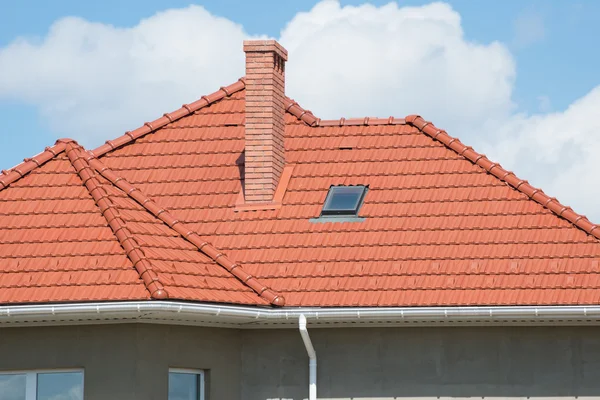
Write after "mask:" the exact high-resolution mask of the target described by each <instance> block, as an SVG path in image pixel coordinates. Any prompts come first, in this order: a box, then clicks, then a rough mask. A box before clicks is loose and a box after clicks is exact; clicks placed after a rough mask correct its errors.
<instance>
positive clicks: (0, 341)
mask: <svg viewBox="0 0 600 400" xmlns="http://www.w3.org/2000/svg"><path fill="white" fill-rule="evenodd" d="M240 353H241V342H240V335H239V332H238V331H236V330H224V329H213V328H194V327H185V326H166V325H90V326H69V327H42V328H5V329H0V371H2V370H29V369H46V368H84V369H85V375H84V398H85V400H107V399H110V400H165V399H166V398H167V387H168V369H169V367H174V368H190V369H205V370H209V376H208V379H207V381H208V382H207V383H208V388H207V389H208V391H209V392H210V393H209V394H210V396H209V399H210V400H215V399H238V398H239V393H240V376H241V374H240V359H241V356H240ZM0 397H1V396H0Z"/></svg>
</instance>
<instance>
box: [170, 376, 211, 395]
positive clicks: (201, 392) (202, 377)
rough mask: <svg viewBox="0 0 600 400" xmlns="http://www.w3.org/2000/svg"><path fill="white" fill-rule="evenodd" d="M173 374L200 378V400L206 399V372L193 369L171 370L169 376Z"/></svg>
mask: <svg viewBox="0 0 600 400" xmlns="http://www.w3.org/2000/svg"><path fill="white" fill-rule="evenodd" d="M171 372H173V373H175V374H189V375H197V376H198V377H199V379H198V381H199V383H200V384H199V387H198V394H199V395H200V396H199V400H204V399H205V393H204V388H205V382H204V379H205V377H206V374H205V373H204V370H202V369H192V368H169V375H170V374H171ZM167 376H168V375H167ZM167 390H168V388H167Z"/></svg>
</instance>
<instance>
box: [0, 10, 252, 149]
mask: <svg viewBox="0 0 600 400" xmlns="http://www.w3.org/2000/svg"><path fill="white" fill-rule="evenodd" d="M245 36H246V34H245V33H244V31H243V29H242V27H241V26H240V25H236V24H234V23H233V22H231V21H229V20H227V19H224V18H218V17H215V16H213V15H211V14H209V13H208V12H207V11H206V10H205V9H203V8H201V7H193V6H192V7H188V8H185V9H181V10H169V11H165V12H162V13H159V14H156V15H155V16H153V17H151V18H148V19H146V20H142V21H141V22H140V23H139V24H138V25H136V26H135V27H133V28H127V29H121V28H115V27H113V26H110V25H104V24H98V23H92V22H89V21H86V20H83V19H80V18H73V17H68V18H63V19H61V20H59V21H57V22H56V23H54V25H53V26H52V27H51V29H50V31H49V32H48V34H47V36H46V37H44V38H43V40H41V41H39V42H35V41H31V40H25V39H18V40H16V41H15V42H13V43H12V44H10V45H9V46H8V47H6V48H4V49H0V70H1V71H2V74H0V98H2V97H6V98H11V99H17V100H21V101H24V102H27V103H30V104H33V105H36V106H38V107H39V110H40V113H41V115H42V116H43V117H44V118H45V119H47V120H48V121H49V122H50V124H51V127H52V128H53V129H54V131H56V132H57V133H58V134H60V135H66V136H71V137H74V138H76V139H81V140H82V142H83V143H88V144H90V143H96V142H97V141H98V140H99V139H107V138H112V137H115V136H117V135H120V134H122V133H123V132H124V131H125V130H128V129H133V128H136V127H137V126H139V125H141V123H142V122H144V121H145V120H147V119H154V118H157V117H158V116H160V115H162V113H164V112H166V111H171V110H173V109H175V108H178V107H180V106H181V104H182V103H188V102H192V101H194V100H197V99H198V98H199V97H200V96H201V95H202V94H207V93H211V92H213V91H215V90H216V89H218V86H217V87H215V85H219V86H220V85H224V84H228V83H232V82H234V81H235V80H236V79H238V78H239V77H241V76H243V74H244V65H243V63H244V54H243V52H242V40H243V38H244V37H245Z"/></svg>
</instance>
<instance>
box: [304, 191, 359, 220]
mask: <svg viewBox="0 0 600 400" xmlns="http://www.w3.org/2000/svg"><path fill="white" fill-rule="evenodd" d="M339 187H342V188H348V187H354V188H362V189H363V191H362V193H361V195H360V197H359V199H358V202H357V206H356V211H354V212H353V213H350V212H349V210H337V211H326V210H325V206H326V205H327V203H328V202H330V201H331V197H332V196H333V193H334V190H335V189H334V188H339ZM368 191H369V185H331V186H329V190H328V191H327V196H326V197H325V201H324V202H323V206H322V207H321V212H320V214H319V216H318V217H316V218H311V219H310V222H313V223H324V222H362V221H364V220H365V218H364V217H360V216H359V213H360V210H361V209H362V206H363V204H364V202H365V198H366V197H367V192H368Z"/></svg>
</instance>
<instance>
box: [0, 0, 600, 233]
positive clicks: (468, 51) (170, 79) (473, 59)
mask: <svg viewBox="0 0 600 400" xmlns="http://www.w3.org/2000/svg"><path fill="white" fill-rule="evenodd" d="M540 26H541V29H537V28H540ZM537 28H536V29H537V30H536V31H535V32H533V34H531V35H529V34H530V33H531V32H529V33H527V34H528V35H529V39H527V40H529V43H532V41H531V40H530V39H531V38H533V41H536V40H540V37H543V21H542V25H539V24H538V26H537ZM540 32H542V33H540ZM540 35H542V36H540ZM248 37H249V35H248V34H247V33H246V32H245V31H244V29H243V27H241V26H240V25H237V24H235V23H233V22H231V21H229V20H227V19H224V18H219V17H216V16H214V15H211V14H210V13H208V12H207V11H206V10H205V9H203V8H202V7H197V6H190V7H188V8H184V9H179V10H169V11H165V12H162V13H159V14H156V15H154V16H152V17H150V18H148V19H146V20H143V21H141V22H140V23H139V24H138V25H136V26H134V27H131V28H116V27H113V26H109V25H104V24H98V23H91V22H89V21H86V20H83V19H80V18H65V19H61V20H59V21H57V22H56V23H55V24H54V25H53V26H52V28H51V30H50V32H49V33H48V34H47V35H46V36H45V37H44V38H42V39H41V40H39V41H32V40H25V39H19V40H16V41H15V42H13V43H12V44H10V45H9V46H7V47H5V48H1V49H0V70H1V71H2V74H0V98H9V99H16V100H20V101H24V102H27V103H29V104H33V105H35V106H37V107H38V108H39V110H40V113H41V115H42V117H43V118H45V120H46V121H48V122H49V123H50V124H51V126H52V127H53V129H54V131H55V132H56V133H57V135H60V136H71V137H74V138H76V139H78V140H80V141H81V142H82V143H83V144H85V145H88V146H92V145H96V144H98V142H99V141H100V139H103V140H104V139H107V138H113V137H115V136H118V135H119V134H121V133H122V132H124V131H125V130H128V129H132V128H135V127H137V126H139V125H141V123H142V122H143V121H144V120H150V119H154V118H156V117H158V116H160V115H161V114H162V113H163V112H165V111H171V110H173V109H175V108H177V107H179V106H180V105H181V104H182V103H184V102H190V101H193V100H195V99H197V98H199V97H200V96H201V95H204V94H207V93H211V92H213V91H214V90H216V89H217V88H218V87H219V86H221V85H226V84H229V83H232V82H234V81H235V80H236V79H237V78H239V77H240V76H242V75H243V73H244V54H243V52H242V40H243V39H245V38H248ZM524 37H525V38H527V35H525V36H524ZM278 39H279V40H280V41H281V42H282V44H283V45H284V46H285V47H286V48H287V49H288V51H289V62H288V65H287V70H286V71H287V78H286V79H287V93H288V95H290V96H291V97H293V98H295V99H296V100H297V101H299V102H300V104H302V105H303V106H304V107H306V108H308V109H311V110H312V111H313V112H314V113H315V115H317V116H319V117H321V118H339V117H342V116H344V117H363V116H379V117H387V116H389V115H394V116H398V117H402V116H405V115H407V114H413V113H418V114H421V115H423V116H424V117H425V118H427V119H431V120H433V121H434V122H435V123H436V125H437V126H439V127H442V128H445V129H447V130H448V131H449V132H450V133H451V134H452V135H453V136H458V137H460V138H461V139H462V140H463V141H464V142H466V143H468V144H471V145H473V146H474V147H475V148H476V149H478V150H485V151H486V152H488V153H489V155H490V157H491V158H493V159H496V160H497V161H501V162H502V164H503V165H505V166H507V167H509V168H514V169H516V172H517V173H518V175H520V176H521V177H523V178H528V179H529V180H530V181H531V182H532V183H534V184H537V185H540V186H542V187H543V188H544V189H546V191H547V192H549V193H550V194H555V195H557V196H558V197H559V199H560V200H562V201H564V202H565V203H567V204H570V205H572V206H573V207H574V208H575V209H576V211H581V212H584V213H588V214H590V216H592V217H594V219H596V220H597V221H600V211H596V210H595V207H594V204H593V198H594V196H596V195H600V193H596V192H597V191H598V192H600V189H598V190H596V189H594V188H595V187H598V188H600V178H598V177H596V175H595V174H594V168H593V167H594V159H595V158H594V154H595V153H597V152H598V150H600V135H598V133H597V132H600V129H599V128H600V126H598V124H599V123H600V121H599V120H598V119H597V118H596V116H595V110H597V109H598V107H599V106H600V94H599V93H600V89H595V90H593V91H592V92H590V93H589V94H588V95H587V96H585V97H584V98H582V99H581V100H579V101H578V102H576V103H574V104H573V105H571V107H569V109H568V110H565V111H564V112H557V113H544V109H543V108H542V109H541V110H540V111H541V113H540V114H537V115H533V116H527V115H521V114H517V113H516V111H517V110H515V104H514V103H513V101H512V93H513V89H514V82H515V75H516V67H515V62H514V59H513V56H512V55H511V53H510V52H509V50H508V49H507V47H506V46H505V45H504V44H502V43H499V42H493V43H487V44H482V43H476V42H473V41H470V40H468V39H467V38H465V36H464V33H463V30H462V27H461V19H460V15H459V14H458V13H457V12H456V11H454V10H453V9H452V8H451V7H450V6H449V5H447V4H444V3H432V4H430V5H426V6H422V7H400V6H399V5H398V4H397V3H390V4H387V5H385V6H382V7H375V6H373V5H368V4H366V5H361V6H358V7H355V6H345V7H341V6H340V4H339V3H338V2H337V1H334V0H325V1H322V2H321V3H319V4H317V5H316V6H315V7H314V8H313V9H312V10H310V11H308V12H304V13H299V14H297V15H296V16H295V17H294V18H293V19H292V20H291V21H290V22H289V23H288V25H287V26H286V27H285V29H284V30H283V31H282V32H281V35H280V37H279V38H278ZM527 40H526V41H527ZM540 102H541V103H540V104H541V106H542V107H544V104H545V100H543V99H542V100H540Z"/></svg>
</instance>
